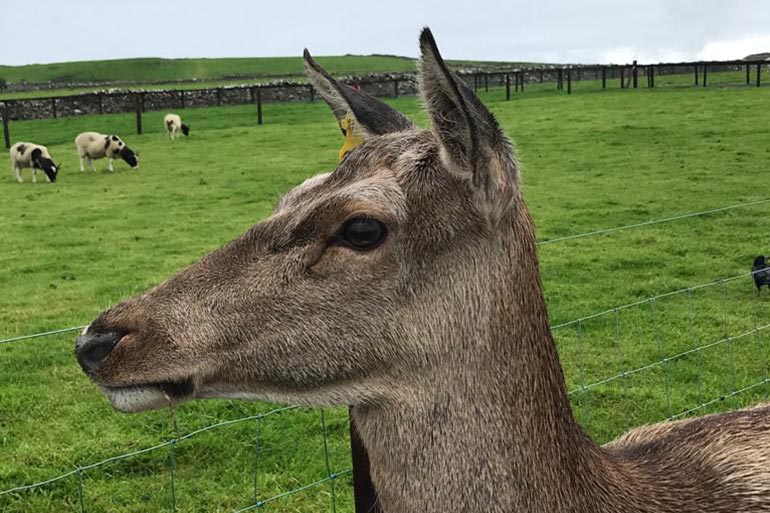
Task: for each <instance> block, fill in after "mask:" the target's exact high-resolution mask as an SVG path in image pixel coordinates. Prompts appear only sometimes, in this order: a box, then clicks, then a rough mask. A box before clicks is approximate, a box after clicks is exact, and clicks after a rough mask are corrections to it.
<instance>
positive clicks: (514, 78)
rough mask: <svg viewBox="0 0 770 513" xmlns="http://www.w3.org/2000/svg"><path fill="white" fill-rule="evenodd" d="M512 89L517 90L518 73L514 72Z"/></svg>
mask: <svg viewBox="0 0 770 513" xmlns="http://www.w3.org/2000/svg"><path fill="white" fill-rule="evenodd" d="M513 90H514V92H517V93H518V92H519V74H518V73H515V74H514V75H513Z"/></svg>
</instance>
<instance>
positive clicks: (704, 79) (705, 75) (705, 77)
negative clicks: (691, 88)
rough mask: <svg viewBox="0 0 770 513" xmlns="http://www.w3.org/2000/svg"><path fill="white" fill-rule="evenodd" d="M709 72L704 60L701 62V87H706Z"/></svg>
mask: <svg viewBox="0 0 770 513" xmlns="http://www.w3.org/2000/svg"><path fill="white" fill-rule="evenodd" d="M708 73H709V65H708V64H706V63H705V62H704V63H703V87H706V79H707V78H708Z"/></svg>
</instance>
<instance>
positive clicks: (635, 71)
mask: <svg viewBox="0 0 770 513" xmlns="http://www.w3.org/2000/svg"><path fill="white" fill-rule="evenodd" d="M638 75H639V68H637V67H636V59H634V67H633V68H631V76H632V77H633V79H634V89H636V87H637V78H638Z"/></svg>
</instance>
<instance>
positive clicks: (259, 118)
mask: <svg viewBox="0 0 770 513" xmlns="http://www.w3.org/2000/svg"><path fill="white" fill-rule="evenodd" d="M257 124H258V125H261V124H262V88H261V87H257Z"/></svg>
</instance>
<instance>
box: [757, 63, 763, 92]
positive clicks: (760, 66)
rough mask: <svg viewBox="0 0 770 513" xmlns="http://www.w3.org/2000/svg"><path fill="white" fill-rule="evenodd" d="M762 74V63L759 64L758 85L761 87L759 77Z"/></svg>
mask: <svg viewBox="0 0 770 513" xmlns="http://www.w3.org/2000/svg"><path fill="white" fill-rule="evenodd" d="M761 74H762V65H761V64H757V87H759V85H760V80H759V77H760V75H761Z"/></svg>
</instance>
